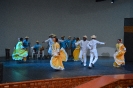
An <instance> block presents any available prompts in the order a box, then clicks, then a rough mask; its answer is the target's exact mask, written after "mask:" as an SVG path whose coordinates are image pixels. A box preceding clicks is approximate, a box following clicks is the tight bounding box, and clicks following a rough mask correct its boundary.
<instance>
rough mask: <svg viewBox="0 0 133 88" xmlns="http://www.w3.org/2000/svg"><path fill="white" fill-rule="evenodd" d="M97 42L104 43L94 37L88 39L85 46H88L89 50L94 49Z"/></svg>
mask: <svg viewBox="0 0 133 88" xmlns="http://www.w3.org/2000/svg"><path fill="white" fill-rule="evenodd" d="M97 44H105V43H104V42H99V41H97V40H95V39H92V40H90V41H89V43H88V45H87V47H88V48H90V51H93V50H96V48H97Z"/></svg>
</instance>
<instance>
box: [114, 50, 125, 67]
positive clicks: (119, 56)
mask: <svg viewBox="0 0 133 88" xmlns="http://www.w3.org/2000/svg"><path fill="white" fill-rule="evenodd" d="M124 54H125V52H124V51H120V52H116V53H115V54H114V60H115V62H114V63H113V66H114V67H120V66H121V65H125V59H124Z"/></svg>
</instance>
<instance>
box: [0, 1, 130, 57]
mask: <svg viewBox="0 0 133 88" xmlns="http://www.w3.org/2000/svg"><path fill="white" fill-rule="evenodd" d="M130 8H131V6H130V0H117V1H116V2H115V3H114V4H111V3H110V0H106V1H103V2H95V0H0V41H1V42H0V43H1V44H0V56H4V55H5V48H10V49H11V53H12V51H13V47H14V45H15V44H16V43H17V38H18V37H25V36H29V37H30V42H31V45H34V44H35V41H36V40H39V41H41V42H42V41H43V40H45V39H47V38H48V35H49V34H50V33H55V34H56V35H57V36H58V37H59V38H60V36H62V35H65V36H69V35H70V36H72V37H81V38H82V36H83V35H87V36H88V39H90V36H91V35H93V34H95V35H97V39H98V40H100V41H104V42H106V45H105V46H103V45H99V46H98V52H99V56H113V53H114V51H115V44H116V39H118V38H123V26H124V18H129V17H130V15H131V10H130ZM43 45H45V46H46V45H47V44H43Z"/></svg>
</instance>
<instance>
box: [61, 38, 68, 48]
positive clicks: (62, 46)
mask: <svg viewBox="0 0 133 88" xmlns="http://www.w3.org/2000/svg"><path fill="white" fill-rule="evenodd" d="M66 43H67V41H66V40H64V41H63V42H60V47H61V48H64V49H66V47H67V46H66Z"/></svg>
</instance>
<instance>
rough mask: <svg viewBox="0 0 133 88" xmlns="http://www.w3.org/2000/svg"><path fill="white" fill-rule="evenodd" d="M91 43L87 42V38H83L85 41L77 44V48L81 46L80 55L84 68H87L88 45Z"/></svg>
mask: <svg viewBox="0 0 133 88" xmlns="http://www.w3.org/2000/svg"><path fill="white" fill-rule="evenodd" d="M88 43H89V41H88V40H87V36H86V35H85V36H83V40H80V41H78V42H76V43H75V45H76V46H78V45H80V54H79V58H80V60H81V64H83V66H86V58H87V56H86V54H87V50H88V47H87V44H88Z"/></svg>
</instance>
